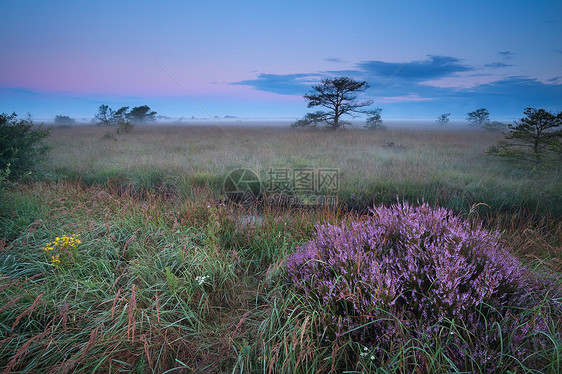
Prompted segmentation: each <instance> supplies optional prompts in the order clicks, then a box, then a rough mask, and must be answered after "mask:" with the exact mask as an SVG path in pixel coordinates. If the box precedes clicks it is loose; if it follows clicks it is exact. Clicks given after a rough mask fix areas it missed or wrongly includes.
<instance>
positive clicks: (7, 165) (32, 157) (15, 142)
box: [0, 113, 49, 177]
mask: <svg viewBox="0 0 562 374" xmlns="http://www.w3.org/2000/svg"><path fill="white" fill-rule="evenodd" d="M47 136H49V131H48V130H43V129H42V128H41V126H39V127H36V126H35V125H34V124H33V122H32V121H31V120H29V119H27V120H25V119H18V117H17V115H16V114H15V113H13V114H11V115H7V114H0V171H2V172H5V171H6V174H8V172H7V171H9V176H10V177H19V176H21V175H23V174H24V173H25V172H28V171H29V170H31V169H32V168H33V165H34V164H35V163H36V162H37V161H38V158H39V156H41V155H42V154H44V153H45V152H46V151H47V147H46V146H45V145H44V144H43V143H42V140H43V139H44V138H46V137H47Z"/></svg>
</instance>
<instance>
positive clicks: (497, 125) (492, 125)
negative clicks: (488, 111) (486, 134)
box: [482, 121, 507, 131]
mask: <svg viewBox="0 0 562 374" xmlns="http://www.w3.org/2000/svg"><path fill="white" fill-rule="evenodd" d="M482 128H483V129H485V130H488V131H503V130H505V129H507V124H506V123H503V122H500V121H491V122H486V123H485V124H483V125H482Z"/></svg>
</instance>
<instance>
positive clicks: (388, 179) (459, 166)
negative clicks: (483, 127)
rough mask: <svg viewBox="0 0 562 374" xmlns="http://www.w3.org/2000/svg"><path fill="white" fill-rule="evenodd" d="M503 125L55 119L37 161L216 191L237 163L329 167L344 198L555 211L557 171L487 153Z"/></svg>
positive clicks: (83, 173) (90, 179)
mask: <svg viewBox="0 0 562 374" xmlns="http://www.w3.org/2000/svg"><path fill="white" fill-rule="evenodd" d="M502 136H503V135H502V134H501V133H497V132H486V131H478V130H476V131H475V130H451V131H444V130H439V131H438V130H416V129H396V130H388V131H382V132H377V131H374V132H371V131H365V130H348V131H338V132H330V131H318V130H315V131H311V130H290V129H283V128H243V127H239V128H237V127H214V126H206V127H195V126H193V127H191V126H190V127H187V126H164V125H162V126H138V127H137V128H136V129H135V131H134V132H133V133H130V134H126V135H118V136H117V137H116V138H115V140H107V139H103V129H101V128H97V127H89V126H81V127H78V126H77V127H73V128H69V129H61V128H54V129H52V137H51V138H50V139H49V145H50V146H51V152H50V154H49V159H47V160H46V161H45V163H44V164H43V173H44V175H46V176H47V177H48V178H51V179H60V178H63V179H64V178H71V179H80V180H81V181H83V182H85V183H87V184H102V185H105V184H112V185H122V186H127V185H129V186H134V187H137V188H149V189H150V188H153V189H154V188H157V187H162V186H164V187H165V188H168V189H171V190H175V191H179V192H180V193H183V194H189V193H190V190H191V189H192V188H193V187H194V186H195V187H208V188H209V190H210V191H211V192H212V193H213V194H214V196H216V197H219V196H220V194H221V189H222V183H223V181H224V178H225V177H226V175H227V174H228V173H229V172H230V171H232V170H234V169H238V168H246V169H250V170H253V171H255V172H256V173H258V174H259V176H260V178H261V180H262V183H265V182H266V180H267V172H268V171H269V170H270V169H271V168H315V169H319V168H335V169H338V170H339V177H340V185H339V191H338V195H339V198H340V200H341V201H343V202H345V203H346V204H349V205H350V206H352V207H362V208H365V207H367V206H371V205H372V204H373V203H382V202H384V203H388V202H391V201H396V197H397V196H398V197H400V198H401V199H405V200H410V201H417V200H421V199H424V200H425V201H427V202H429V203H431V204H439V205H442V206H445V207H448V208H452V209H454V210H455V211H465V212H468V211H469V210H470V208H471V207H472V206H473V205H474V204H477V203H485V204H486V205H487V206H488V207H490V209H491V210H492V211H494V212H499V211H506V212H513V211H516V210H519V209H523V210H526V211H531V212H537V213H540V214H543V213H552V214H554V215H560V214H562V198H561V196H562V183H561V182H560V180H561V176H560V170H559V169H558V168H556V167H550V168H548V170H529V169H526V168H522V167H517V166H516V165H515V164H514V163H512V162H509V161H504V160H499V159H497V158H494V157H490V156H488V155H487V154H486V149H488V147H489V146H490V145H492V144H495V143H497V141H498V140H500V139H501V138H502Z"/></svg>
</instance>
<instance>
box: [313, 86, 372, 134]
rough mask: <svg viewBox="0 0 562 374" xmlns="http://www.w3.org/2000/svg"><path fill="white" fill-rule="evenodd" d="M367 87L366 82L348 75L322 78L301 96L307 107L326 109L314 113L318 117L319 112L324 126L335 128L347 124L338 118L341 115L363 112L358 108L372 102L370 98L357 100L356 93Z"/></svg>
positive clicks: (363, 90)
mask: <svg viewBox="0 0 562 374" xmlns="http://www.w3.org/2000/svg"><path fill="white" fill-rule="evenodd" d="M368 88H369V84H368V83H367V82H365V81H362V82H360V81H356V80H355V79H353V78H349V77H339V78H334V79H322V82H321V84H319V85H316V86H313V87H312V90H311V91H310V92H309V93H307V94H306V95H304V96H303V97H304V99H305V100H306V101H308V107H309V108H313V107H316V106H321V107H324V108H326V109H328V111H327V112H316V113H315V114H314V115H315V116H316V117H318V116H320V114H321V117H322V118H321V119H322V121H323V122H325V123H326V127H327V128H329V129H333V130H336V129H339V128H340V127H344V126H345V125H348V124H349V122H348V121H341V120H340V117H341V116H342V115H349V116H351V117H353V114H354V113H365V111H361V110H360V109H361V108H364V107H367V106H369V105H371V104H372V103H373V101H372V100H366V101H357V93H360V92H365V91H366V90H367V89H368ZM305 119H306V117H305ZM302 123H306V122H302Z"/></svg>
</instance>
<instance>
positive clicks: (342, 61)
mask: <svg viewBox="0 0 562 374" xmlns="http://www.w3.org/2000/svg"><path fill="white" fill-rule="evenodd" d="M324 60H326V61H328V62H337V63H344V62H345V61H344V60H342V59H341V58H339V57H329V58H326V59H324Z"/></svg>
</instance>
